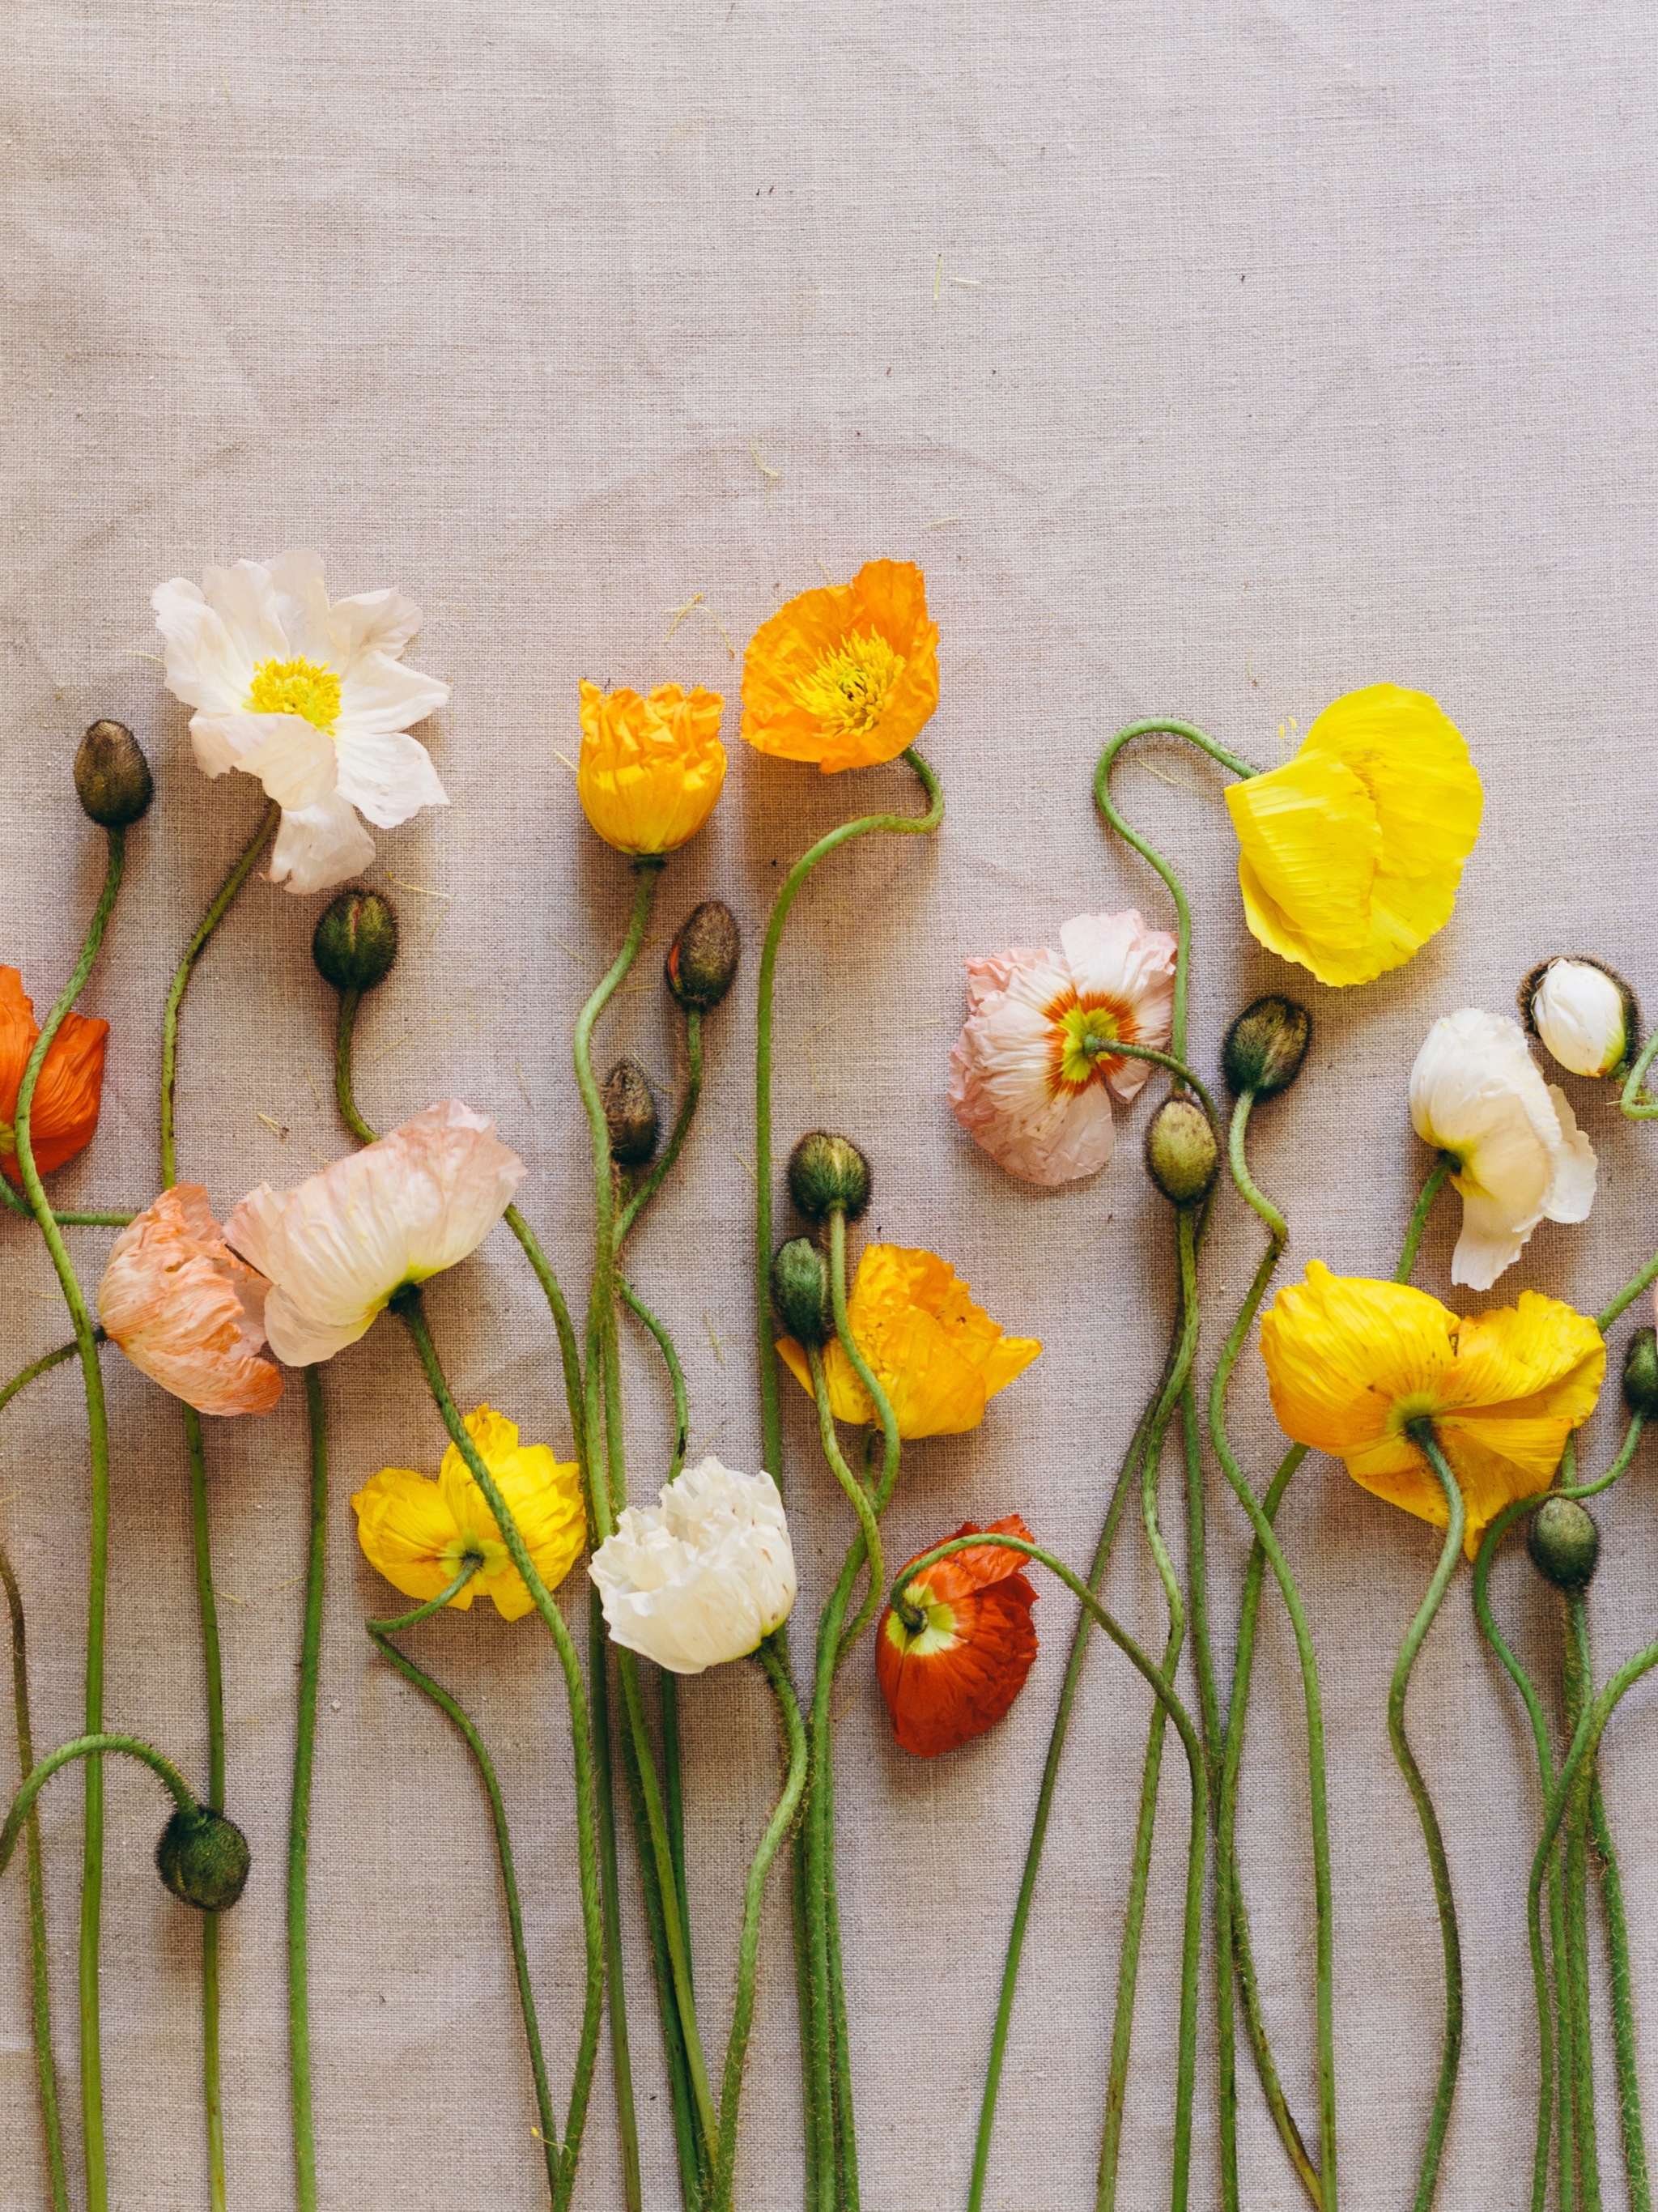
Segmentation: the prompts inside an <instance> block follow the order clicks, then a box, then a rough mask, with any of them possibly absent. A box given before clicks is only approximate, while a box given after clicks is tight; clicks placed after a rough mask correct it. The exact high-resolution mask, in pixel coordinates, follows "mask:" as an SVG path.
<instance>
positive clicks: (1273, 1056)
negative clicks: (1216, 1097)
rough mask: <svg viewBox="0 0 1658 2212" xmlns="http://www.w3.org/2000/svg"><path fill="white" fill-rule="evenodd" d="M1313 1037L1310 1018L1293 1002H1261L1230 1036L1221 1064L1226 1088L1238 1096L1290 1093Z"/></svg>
mask: <svg viewBox="0 0 1658 2212" xmlns="http://www.w3.org/2000/svg"><path fill="white" fill-rule="evenodd" d="M1312 1034H1313V1018H1312V1016H1311V1015H1310V1014H1309V1012H1308V1011H1307V1009H1306V1007H1305V1006H1297V1004H1296V1002H1295V1000H1293V999H1280V998H1278V997H1272V998H1267V999H1257V1000H1255V1002H1254V1005H1253V1006H1246V1007H1245V1008H1244V1010H1243V1012H1242V1013H1241V1014H1240V1015H1239V1016H1238V1018H1237V1019H1236V1021H1235V1022H1234V1023H1233V1024H1232V1026H1231V1028H1230V1030H1227V1032H1226V1042H1225V1044H1224V1046H1223V1047H1222V1048H1221V1055H1220V1064H1221V1068H1222V1072H1223V1073H1224V1075H1225V1077H1226V1087H1227V1089H1228V1090H1229V1091H1230V1092H1231V1093H1232V1096H1233V1097H1235V1098H1240V1097H1242V1095H1243V1093H1244V1092H1245V1091H1254V1094H1255V1096H1256V1097H1257V1098H1275V1097H1277V1096H1278V1092H1279V1091H1287V1090H1288V1089H1289V1088H1290V1085H1291V1084H1292V1083H1293V1082H1294V1081H1295V1079H1296V1078H1297V1076H1298V1075H1299V1074H1300V1073H1301V1064H1302V1062H1303V1060H1305V1059H1306V1057H1307V1047H1308V1043H1309V1041H1310V1039H1311V1037H1312Z"/></svg>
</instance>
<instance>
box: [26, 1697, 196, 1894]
mask: <svg viewBox="0 0 1658 2212" xmlns="http://www.w3.org/2000/svg"><path fill="white" fill-rule="evenodd" d="M112 1752H120V1753H123V1754H124V1755H125V1757H127V1758H128V1759H137V1760H138V1761H139V1763H140V1765H144V1766H147V1767H148V1768H149V1771H150V1772H151V1773H152V1774H154V1775H155V1776H156V1777H157V1778H159V1779H160V1781H161V1783H162V1784H163V1785H164V1786H165V1788H166V1789H167V1793H168V1795H169V1796H171V1797H172V1799H173V1803H174V1804H175V1805H176V1806H177V1807H178V1808H179V1811H180V1812H181V1813H194V1812H197V1811H198V1810H199V1809H200V1801H199V1800H198V1799H197V1796H196V1795H195V1793H194V1791H193V1790H191V1787H190V1784H188V1783H187V1782H186V1781H185V1778H184V1777H183V1776H182V1775H181V1774H180V1773H179V1770H178V1768H177V1767H176V1766H175V1765H173V1761H172V1760H171V1759H163V1757H162V1756H161V1753H160V1752H159V1751H157V1750H156V1748H155V1745H154V1744H149V1743H144V1742H143V1741H141V1740H140V1739H139V1738H138V1737H137V1736H136V1735H108V1734H106V1733H105V1731H104V1730H103V1729H100V1730H99V1731H98V1733H97V1734H96V1735H77V1736H76V1737H75V1739H74V1740H73V1741H72V1742H70V1743H60V1744H59V1745H58V1748H57V1750H56V1751H49V1752H48V1753H46V1757H45V1758H44V1759H40V1760H39V1761H38V1762H37V1763H36V1764H35V1765H33V1767H31V1768H30V1770H29V1771H28V1773H27V1775H26V1776H25V1777H24V1778H23V1782H22V1785H21V1788H20V1789H19V1790H18V1792H17V1794H16V1796H15V1797H14V1798H13V1799H12V1801H11V1808H10V1810H9V1812H8V1813H7V1814H6V1818H5V1823H4V1825H3V1826H0V1875H3V1874H4V1873H5V1871H6V1869H7V1868H8V1867H9V1865H10V1864H11V1855H12V1853H13V1852H14V1851H15V1850H16V1848H17V1838H18V1833H19V1832H20V1830H21V1828H22V1827H23V1826H24V1824H25V1823H26V1822H27V1819H28V1816H29V1808H30V1807H31V1806H32V1805H33V1802H34V1801H35V1799H36V1798H37V1797H38V1796H39V1794H40V1792H41V1790H44V1789H45V1787H46V1784H47V1783H48V1782H50V1781H51V1779H52V1776H53V1775H54V1774H56V1773H57V1772H58V1769H59V1768H60V1767H63V1766H67V1765H69V1763H70V1760H71V1759H102V1758H104V1757H105V1756H106V1754H107V1753H112Z"/></svg>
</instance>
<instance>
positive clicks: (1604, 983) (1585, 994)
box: [1531, 960, 1628, 1076]
mask: <svg viewBox="0 0 1658 2212" xmlns="http://www.w3.org/2000/svg"><path fill="white" fill-rule="evenodd" d="M1531 1018H1532V1020H1533V1022H1534V1023H1535V1024H1536V1025H1537V1033H1538V1035H1539V1036H1540V1037H1541V1038H1542V1040H1543V1043H1544V1045H1545V1047H1546V1049H1547V1050H1548V1051H1549V1052H1550V1053H1552V1054H1553V1056H1554V1058H1555V1059H1556V1060H1558V1061H1559V1063H1560V1065H1561V1066H1562V1067H1564V1068H1565V1069H1566V1070H1567V1071H1568V1072H1569V1073H1571V1074H1573V1075H1593V1076H1600V1075H1605V1074H1606V1073H1608V1072H1609V1071H1610V1070H1611V1069H1612V1068H1614V1067H1616V1066H1617V1065H1618V1063H1619V1060H1622V1059H1623V1057H1624V1054H1625V1051H1626V1050H1627V1049H1628V1037H1627V1035H1626V1024H1625V1012H1624V996H1623V993H1622V992H1621V991H1620V990H1619V987H1618V986H1617V984H1616V983H1614V982H1613V981H1612V977H1611V976H1610V975H1607V974H1606V971H1605V969H1600V968H1596V967H1594V966H1593V965H1592V964H1591V963H1589V962H1588V961H1587V960H1553V961H1551V962H1550V963H1549V966H1548V968H1547V969H1546V972H1545V974H1544V976H1543V980H1542V981H1541V982H1540V984H1539V986H1538V987H1537V989H1536V990H1535V991H1534V992H1533V994H1532V1004H1531Z"/></svg>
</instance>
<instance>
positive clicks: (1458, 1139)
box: [1411, 1006, 1595, 1291]
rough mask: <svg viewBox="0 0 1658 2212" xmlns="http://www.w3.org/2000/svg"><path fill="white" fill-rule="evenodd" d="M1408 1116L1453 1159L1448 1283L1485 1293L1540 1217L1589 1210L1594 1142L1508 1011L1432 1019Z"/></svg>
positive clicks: (1561, 1217) (1474, 1009) (1584, 1214)
mask: <svg viewBox="0 0 1658 2212" xmlns="http://www.w3.org/2000/svg"><path fill="white" fill-rule="evenodd" d="M1411 1120H1412V1123H1413V1125H1414V1127H1415V1129H1416V1133H1417V1134H1418V1137H1420V1138H1421V1139H1422V1141H1423V1142H1424V1144H1426V1145H1432V1146H1435V1147H1436V1150H1438V1151H1440V1152H1448V1153H1449V1154H1450V1155H1451V1156H1452V1158H1454V1159H1455V1162H1456V1166H1455V1170H1454V1171H1453V1173H1452V1176H1451V1180H1452V1182H1454V1183H1455V1185H1456V1188H1457V1189H1458V1190H1459V1191H1461V1194H1462V1234H1461V1237H1459V1238H1458V1239H1457V1245H1456V1250H1455V1255H1453V1257H1452V1261H1451V1280H1452V1281H1453V1282H1454V1283H1466V1284H1467V1285H1468V1287H1469V1289H1470V1290H1475V1291H1487V1290H1489V1289H1490V1288H1491V1285H1492V1284H1493V1283H1494V1282H1495V1281H1496V1280H1497V1277H1498V1276H1499V1275H1500V1274H1501V1273H1503V1269H1504V1268H1505V1267H1511V1266H1512V1265H1513V1264H1514V1262H1515V1261H1516V1260H1517V1259H1518V1258H1519V1257H1520V1254H1521V1249H1523V1247H1524V1246H1525V1244H1526V1242H1527V1238H1528V1237H1530V1235H1531V1233H1532V1231H1533V1229H1535V1228H1536V1226H1537V1225H1538V1223H1539V1222H1540V1221H1586V1220H1587V1219H1588V1212H1589V1208H1590V1207H1591V1206H1593V1205H1594V1178H1595V1158H1594V1148H1593V1146H1591V1145H1590V1143H1589V1140H1588V1138H1587V1137H1586V1136H1585V1135H1584V1134H1583V1133H1582V1130H1581V1129H1579V1127H1578V1126H1577V1122H1576V1117H1575V1116H1574V1115H1573V1113H1572V1110H1571V1105H1570V1101H1569V1100H1568V1099H1567V1097H1566V1094H1565V1092H1564V1091H1562V1090H1561V1089H1560V1088H1559V1086H1558V1085H1557V1084H1552V1083H1550V1084H1546V1083H1545V1082H1544V1080H1543V1079H1542V1077H1541V1075H1540V1073H1538V1070H1537V1067H1536V1066H1535V1064H1534V1062H1533V1060H1532V1056H1531V1054H1530V1053H1529V1052H1528V1051H1527V1049H1526V1039H1525V1035H1524V1032H1523V1031H1522V1030H1521V1027H1520V1024H1519V1023H1518V1022H1515V1021H1510V1020H1509V1018H1508V1017H1507V1016H1506V1015H1503V1014H1488V1013H1485V1012H1482V1011H1481V1010H1480V1009H1479V1007H1478V1006H1464V1007H1463V1008H1462V1009H1461V1012H1458V1013H1455V1014H1447V1015H1446V1016H1445V1017H1444V1018H1443V1019H1442V1020H1441V1021H1437V1022H1436V1023H1435V1024H1434V1025H1433V1027H1432V1028H1431V1029H1430V1030H1429V1032H1428V1035H1427V1038H1426V1041H1425V1042H1424V1044H1423V1047H1422V1049H1421V1051H1420V1052H1419V1053H1418V1054H1417V1056H1416V1065H1415V1066H1414V1067H1412V1070H1411Z"/></svg>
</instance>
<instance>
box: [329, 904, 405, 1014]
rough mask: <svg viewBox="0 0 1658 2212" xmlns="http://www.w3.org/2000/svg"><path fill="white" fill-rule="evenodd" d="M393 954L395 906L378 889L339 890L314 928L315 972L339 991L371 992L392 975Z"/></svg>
mask: <svg viewBox="0 0 1658 2212" xmlns="http://www.w3.org/2000/svg"><path fill="white" fill-rule="evenodd" d="M311 957H312V958H313V960H314V961H315V962H316V963H317V972H318V973H319V975H321V977H322V979H323V981H324V982H325V983H331V984H332V985H333V987H334V988H335V989H336V990H337V991H372V990H373V989H374V986H375V984H376V983H383V982H384V981H386V977H387V976H388V975H390V974H391V972H392V963H394V962H395V960H396V959H397V957H398V917H397V911H396V909H395V908H393V906H392V902H391V900H390V899H384V898H382V897H381V896H380V893H379V892H378V891H365V890H349V891H342V892H341V893H340V895H339V896H338V897H337V898H335V899H331V900H330V901H329V902H328V904H327V905H326V906H325V908H323V911H322V915H321V918H320V919H319V921H318V923H317V927H316V928H315V930H314V931H313V933H312V938H311Z"/></svg>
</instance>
